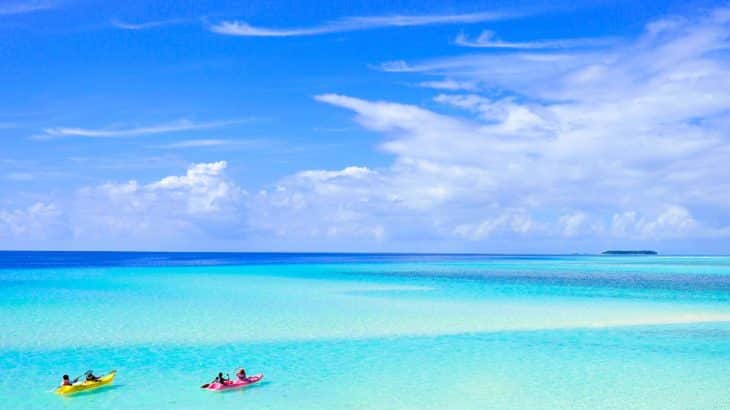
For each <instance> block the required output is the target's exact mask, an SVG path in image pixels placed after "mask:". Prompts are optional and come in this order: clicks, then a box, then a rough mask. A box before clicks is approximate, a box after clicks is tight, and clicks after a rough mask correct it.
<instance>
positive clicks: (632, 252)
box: [601, 250, 659, 255]
mask: <svg viewBox="0 0 730 410" xmlns="http://www.w3.org/2000/svg"><path fill="white" fill-rule="evenodd" d="M658 254H659V253H658V252H657V251H646V250H644V251H603V252H601V255H658Z"/></svg>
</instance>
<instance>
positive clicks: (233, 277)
mask: <svg viewBox="0 0 730 410" xmlns="http://www.w3.org/2000/svg"><path fill="white" fill-rule="evenodd" d="M0 330H1V331H0V407H1V408H7V409H105V408H109V409H111V408H114V409H119V408H129V409H166V408H174V409H205V408H216V409H234V408H235V409H240V408H248V409H293V408H297V409H372V408H386V409H444V408H448V409H486V408H495V409H537V408H539V409H543V408H544V409H560V408H565V409H604V408H605V409H690V408H691V409H697V408H712V409H721V408H730V394H729V392H730V257H716V256H712V257H711V256H696V257H694V256H542V255H438V254H434V255H423V254H409V255H406V254H265V253H264V254H247V253H135V252H0ZM240 366H244V367H245V368H246V369H247V372H248V373H249V374H256V373H263V374H264V380H263V381H262V382H261V383H259V384H256V385H254V386H250V387H248V388H245V389H243V390H239V391H231V392H226V393H216V392H210V391H205V390H203V389H200V385H201V384H203V383H206V382H209V381H210V380H211V379H212V378H213V377H214V376H215V375H216V374H217V373H218V372H219V371H223V372H224V374H225V373H230V374H231V376H233V371H234V369H235V368H237V367H240ZM88 369H93V370H94V371H95V372H96V373H105V372H106V371H108V370H111V369H116V370H117V372H118V373H117V378H116V379H115V381H114V383H113V385H112V386H110V387H107V388H102V389H98V390H95V391H93V392H89V393H85V394H79V395H76V396H71V397H62V396H58V395H56V394H54V393H53V389H54V388H55V387H56V386H57V384H58V383H59V382H60V379H61V375H63V374H69V375H71V376H72V377H75V376H78V375H79V374H82V373H83V372H84V371H86V370H88Z"/></svg>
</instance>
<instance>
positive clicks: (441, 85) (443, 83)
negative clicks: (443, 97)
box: [418, 78, 478, 91]
mask: <svg viewBox="0 0 730 410" xmlns="http://www.w3.org/2000/svg"><path fill="white" fill-rule="evenodd" d="M418 85H419V86H421V87H425V88H433V89H436V90H449V91H458V90H465V91H474V90H476V89H477V88H478V87H477V85H476V84H475V83H473V82H469V81H455V80H452V79H448V78H447V79H444V80H438V81H421V82H420V83H418Z"/></svg>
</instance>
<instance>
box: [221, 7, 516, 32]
mask: <svg viewBox="0 0 730 410" xmlns="http://www.w3.org/2000/svg"><path fill="white" fill-rule="evenodd" d="M515 16H516V15H515V14H508V13H496V12H495V13H493V12H482V13H464V14H435V15H412V16H408V15H388V16H368V17H345V18H342V19H339V20H335V21H331V22H328V23H324V24H322V25H319V26H313V27H307V28H265V27H254V26H252V25H250V24H248V23H246V22H242V21H223V22H220V23H218V24H214V25H211V26H210V30H211V31H212V32H214V33H218V34H225V35H230V36H248V37H293V36H314V35H320V34H329V33H341V32H347V31H359V30H370V29H376V28H384V27H412V26H425V25H435V24H456V23H465V24H470V23H480V22H485V21H496V20H504V19H507V18H512V17H515Z"/></svg>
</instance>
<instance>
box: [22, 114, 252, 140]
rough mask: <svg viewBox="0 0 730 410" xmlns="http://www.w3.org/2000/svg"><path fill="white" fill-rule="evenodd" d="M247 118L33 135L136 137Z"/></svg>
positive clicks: (58, 130)
mask: <svg viewBox="0 0 730 410" xmlns="http://www.w3.org/2000/svg"><path fill="white" fill-rule="evenodd" d="M245 121H247V120H245V119H244V120H226V121H210V122H193V121H189V120H178V121H174V122H168V123H163V124H155V125H148V126H142V127H131V128H101V129H99V128H96V129H95V128H77V127H55V128H46V129H44V130H43V132H44V133H43V134H40V135H36V136H34V138H35V139H40V140H44V139H51V138H54V137H86V138H113V137H138V136H142V135H150V134H165V133H172V132H181V131H195V130H203V129H209V128H218V127H225V126H228V125H233V124H238V123H241V122H245Z"/></svg>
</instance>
